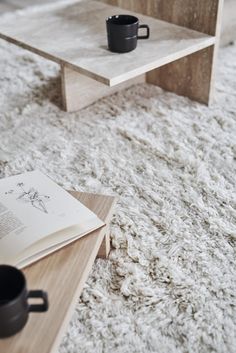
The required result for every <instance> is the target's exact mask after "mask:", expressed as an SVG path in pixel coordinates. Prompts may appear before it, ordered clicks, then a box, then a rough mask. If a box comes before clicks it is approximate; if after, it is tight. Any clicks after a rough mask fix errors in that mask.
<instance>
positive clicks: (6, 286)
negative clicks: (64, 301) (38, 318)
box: [0, 265, 48, 338]
mask: <svg viewBox="0 0 236 353" xmlns="http://www.w3.org/2000/svg"><path fill="white" fill-rule="evenodd" d="M28 298H41V299H42V304H32V305H30V304H29V303H28ZM47 310H48V299H47V293H46V292H43V291H41V290H30V291H28V290H27V286H26V279H25V276H24V274H23V272H21V271H20V270H18V269H17V268H15V267H12V266H8V265H0V338H5V337H9V336H12V335H14V334H15V333H17V332H18V331H20V330H21V329H22V328H23V327H24V326H25V324H26V322H27V320H28V316H29V313H30V312H43V311H47Z"/></svg>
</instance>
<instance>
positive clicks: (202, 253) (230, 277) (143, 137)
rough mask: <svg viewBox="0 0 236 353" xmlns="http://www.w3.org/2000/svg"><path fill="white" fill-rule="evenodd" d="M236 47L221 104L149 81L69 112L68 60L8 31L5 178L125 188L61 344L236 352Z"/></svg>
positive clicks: (96, 350) (0, 45) (227, 54)
mask: <svg viewBox="0 0 236 353" xmlns="http://www.w3.org/2000/svg"><path fill="white" fill-rule="evenodd" d="M235 55H236V47H235V46H231V47H228V48H225V49H221V52H220V59H219V63H218V75H217V80H216V96H215V97H216V98H215V102H214V105H213V107H212V108H208V107H206V106H204V105H201V104H198V103H195V102H191V101H190V100H188V99H187V98H183V97H178V96H176V95H174V94H171V93H167V92H164V91H163V90H161V89H159V88H158V87H155V86H152V85H148V84H141V85H137V86H135V87H132V88H130V89H128V90H126V91H123V92H122V93H119V94H115V95H113V96H111V97H108V98H106V99H103V100H100V101H98V102H97V103H95V104H94V105H92V106H90V107H88V108H87V109H84V110H82V111H80V112H77V113H73V114H68V113H65V112H63V111H61V110H60V109H59V108H58V106H57V105H58V104H59V102H60V88H59V85H58V83H59V81H58V78H57V77H58V67H57V66H56V65H54V64H52V63H50V62H48V61H46V60H44V59H41V58H39V57H37V56H35V55H33V54H30V53H28V52H27V51H24V50H21V49H19V48H17V47H15V46H13V45H10V44H8V43H5V42H4V41H0V72H1V74H0V75H1V76H0V85H1V86H0V92H1V95H0V177H5V176H9V175H12V174H16V173H20V172H24V171H27V170H32V169H36V168H37V169H40V170H41V171H42V172H44V173H46V174H47V175H49V176H50V177H51V178H53V179H54V180H55V181H56V182H58V183H59V184H60V185H61V186H63V187H65V188H67V189H74V190H80V191H88V192H97V193H106V194H112V195H118V196H119V203H118V206H117V209H116V215H115V217H114V220H113V224H112V244H113V247H114V249H113V250H112V252H111V255H110V258H109V260H108V261H104V260H98V261H96V263H95V265H94V267H93V271H92V273H91V276H90V277H89V280H88V282H87V284H86V287H85V289H84V291H83V293H82V296H81V298H80V300H79V298H78V306H77V309H76V311H75V313H74V315H73V318H72V320H71V323H70V326H69V328H68V331H67V334H66V336H65V337H64V338H63V341H62V343H61V346H60V350H59V351H60V353H75V352H76V353H77V352H78V353H79V352H83V353H108V352H109V353H110V352H116V353H126V352H127V353H128V352H129V353H139V352H140V353H141V352H142V353H143V352H145V353H151V352H152V353H154V352H160V353H171V352H173V353H178V352H181V353H184V352H188V353H199V352H203V353H210V352H211V353H212V352H219V353H223V352H225V353H235V350H236V348H235V347H236V254H235V250H236V209H235V206H236V200H235V185H236V180H235V172H236V113H235V112H236V60H235Z"/></svg>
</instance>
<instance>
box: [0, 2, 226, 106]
mask: <svg viewBox="0 0 236 353" xmlns="http://www.w3.org/2000/svg"><path fill="white" fill-rule="evenodd" d="M110 4H112V5H117V6H119V7H114V6H111V5H110ZM222 5H223V0H171V1H167V0H129V1H127V0H101V1H88V0H86V1H78V0H69V1H68V3H67V4H65V2H64V3H63V4H62V3H58V4H57V3H56V4H51V5H50V7H47V9H46V10H45V9H44V7H42V8H41V10H40V9H37V11H36V10H34V9H32V10H28V11H27V12H25V13H24V14H19V15H18V16H13V17H12V19H9V18H6V19H5V20H4V19H2V20H1V21H0V37H1V38H3V39H5V40H7V41H9V42H12V43H14V44H16V45H19V46H21V47H23V48H25V49H28V50H30V51H32V52H34V53H37V54H39V55H41V56H43V57H45V58H47V59H50V60H52V61H54V62H56V63H58V64H59V65H60V66H61V81H62V103H63V107H64V109H65V110H67V111H74V110H77V109H80V108H83V107H85V106H87V105H89V104H91V103H93V102H94V101H95V100H97V99H99V98H101V97H104V96H106V95H108V94H111V93H113V92H116V91H117V90H120V89H123V88H125V87H128V86H130V85H133V84H134V83H138V82H144V81H147V82H149V83H152V84H155V85H159V86H161V87H163V88H165V89H167V90H170V91H174V92H176V93H178V94H182V95H185V96H188V97H190V98H192V99H195V100H197V101H200V102H203V103H207V104H208V103H209V102H210V100H211V98H212V85H213V80H212V78H213V69H214V62H215V57H216V47H217V41H218V37H219V30H220V17H221V16H220V15H221V13H222ZM123 8H125V10H124V9H123ZM124 12H126V13H132V14H134V15H136V16H137V17H139V19H140V23H146V24H148V25H149V26H150V29H151V37H150V39H149V40H143V41H139V43H138V47H137V49H136V50H134V51H132V52H130V53H126V54H116V53H111V52H109V51H108V50H107V38H106V27H105V19H106V18H107V17H108V16H110V15H113V14H120V13H124ZM147 15H148V16H147Z"/></svg>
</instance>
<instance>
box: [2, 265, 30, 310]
mask: <svg viewBox="0 0 236 353" xmlns="http://www.w3.org/2000/svg"><path fill="white" fill-rule="evenodd" d="M1 268H6V269H8V270H10V271H12V272H15V273H17V274H18V275H19V276H20V277H21V280H22V288H21V289H20V290H19V292H18V293H17V294H16V295H15V296H14V297H13V298H12V299H10V300H9V301H7V302H6V303H5V304H2V305H1V304H0V310H1V309H3V308H5V307H7V306H11V305H14V304H15V303H16V302H17V300H19V298H20V297H21V296H22V294H23V293H24V291H25V290H26V278H25V275H24V273H23V272H22V271H21V270H19V269H18V268H16V267H14V266H11V265H0V270H1Z"/></svg>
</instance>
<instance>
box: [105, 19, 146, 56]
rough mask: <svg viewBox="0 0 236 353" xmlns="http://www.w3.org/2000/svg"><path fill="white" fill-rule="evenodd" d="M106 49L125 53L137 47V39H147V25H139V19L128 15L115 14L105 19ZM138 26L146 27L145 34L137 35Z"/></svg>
mask: <svg viewBox="0 0 236 353" xmlns="http://www.w3.org/2000/svg"><path fill="white" fill-rule="evenodd" d="M106 25H107V39H108V49H109V50H110V51H112V52H115V53H127V52H129V51H132V50H134V49H135V48H136V47H137V40H138V39H148V38H149V36H150V29H149V27H148V25H140V24H139V19H138V18H137V17H135V16H130V15H115V16H110V17H108V18H107V19H106ZM139 28H146V29H147V34H146V35H143V36H139V35H138V30H139Z"/></svg>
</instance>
